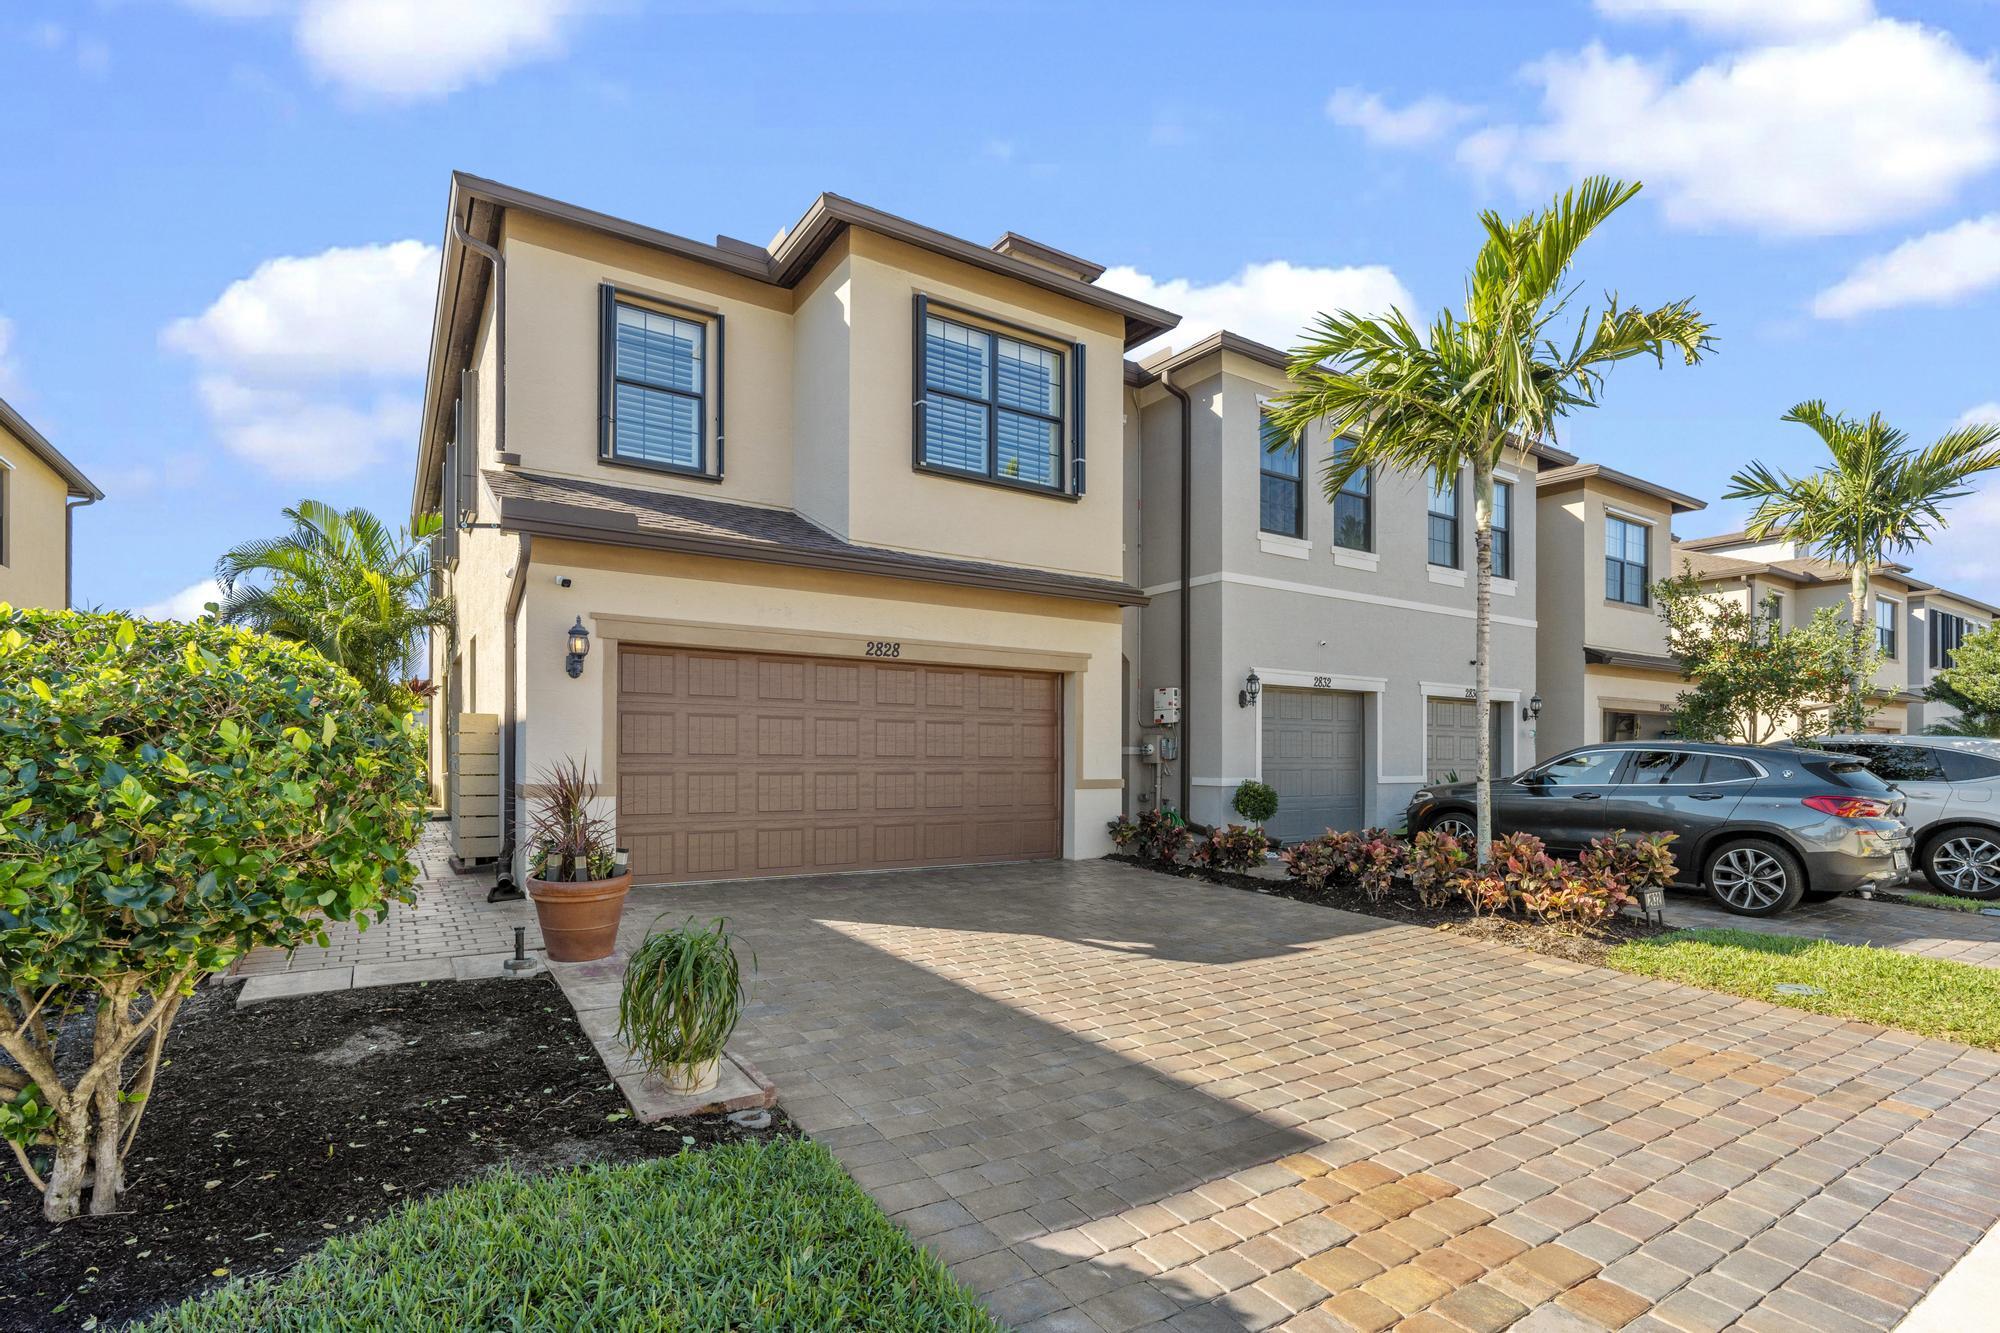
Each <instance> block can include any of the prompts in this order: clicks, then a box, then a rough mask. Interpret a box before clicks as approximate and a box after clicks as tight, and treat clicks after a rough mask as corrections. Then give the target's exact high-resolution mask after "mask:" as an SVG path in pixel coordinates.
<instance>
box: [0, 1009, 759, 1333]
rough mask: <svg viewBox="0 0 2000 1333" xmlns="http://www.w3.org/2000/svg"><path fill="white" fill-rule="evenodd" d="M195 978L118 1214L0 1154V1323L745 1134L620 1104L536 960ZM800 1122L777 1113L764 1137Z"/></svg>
mask: <svg viewBox="0 0 2000 1333" xmlns="http://www.w3.org/2000/svg"><path fill="white" fill-rule="evenodd" d="M235 998H236V990H235V987H234V986H204V987H203V988H202V989H201V991H200V993H199V994H197V995H196V997H195V998H194V999H192V1000H190V1001H189V1002H188V1003H187V1005H186V1006H185V1008H184V1009H183V1011H182V1013H181V1015H180V1017H179V1019H178V1021H177V1022H176V1023H175V1025H174V1033H173V1036H172V1038H171V1039H170V1040H169V1041H168V1043H167V1055H168V1058H169V1059H170V1060H171V1061H172V1064H171V1066H170V1067H169V1068H167V1069H166V1071H165V1072H164V1073H163V1074H162V1075H161V1076H160V1082H159V1086H158V1087H157V1089H156V1090H155V1093H154V1104H153V1107H152V1109H151V1111H150V1112H148V1114H147V1116H146V1121H145V1124H144V1125H143V1126H142V1128H141V1130H140V1135H139V1142H138V1144H137V1146H136V1148H135V1149H134V1151H133V1155H132V1158H131V1159H130V1162H129V1164H128V1167H127V1170H128V1179H129V1182H130V1183H129V1186H128V1189H127V1193H126V1198H125V1206H126V1209H127V1211H126V1212H124V1213H122V1214H119V1215H117V1216H113V1217H102V1218H92V1217H86V1218H82V1219H80V1220H78V1221H75V1222H71V1223H68V1224H67V1225H65V1226H62V1227H60V1228H58V1227H52V1226H50V1225H49V1224H48V1223H46V1222H44V1221H43V1220H42V1218H41V1212H40V1199H39V1197H38V1196H36V1195H35V1194H34V1193H33V1191H31V1190H29V1189H28V1188H27V1186H26V1185H25V1184H24V1183H23V1182H22V1181H21V1180H20V1179H19V1177H18V1175H17V1174H16V1173H15V1172H14V1170H13V1169H12V1168H13V1162H12V1160H11V1158H8V1159H6V1160H5V1163H4V1166H0V1175H4V1177H5V1185H4V1187H3V1188H0V1273H4V1274H6V1277H5V1279H4V1280H0V1329H36V1330H43V1329H55V1328H78V1327H89V1326H91V1324H92V1322H93V1321H95V1323H96V1325H97V1326H100V1327H101V1326H106V1325H115V1324H117V1323H119V1322H122V1321H124V1320H127V1319H131V1318H134V1317H136V1316H139V1315H142V1314H145V1313H147V1312H149V1311H151V1310H153V1309H154V1308H156V1307H158V1306H160V1305H163V1304H165V1303H167V1302H170V1301H175V1300H179V1299H181V1298H183V1297H186V1296H190V1295H193V1294H195V1293H196V1292H198V1291H201V1290H203V1289H204V1288H206V1287H209V1286H211V1285H214V1284H216V1283H217V1282H219V1281H220V1280H221V1278H222V1277H223V1276H237V1277H243V1276H249V1275H252V1274H255V1273H259V1272H273V1271H277V1270H280V1269H283V1268H285V1267H287V1266H289V1265H290V1264H292V1263H294V1262H296V1261H297V1260H299V1259H300V1258H302V1257H304V1256H305V1255H306V1254H307V1253H308V1252H310V1251H311V1250H312V1249H314V1248H315V1247H316V1246H318V1245H319V1244H320V1243H321V1242H322V1241H324V1240H326V1239H327V1238H328V1237H330V1236H334V1235H338V1234H340V1233H342V1232H346V1231H352V1230H355V1229H356V1228H358V1227H361V1226H364V1225H366V1224H368V1223H370V1222H373V1221H375V1220H376V1219H378V1218H380V1217H381V1216H382V1215H383V1214H385V1213H386V1212H388V1211H389V1210H390V1209H392V1208H394V1207H395V1206H396V1205H397V1204H398V1203H399V1202H401V1201H403V1200H406V1199H410V1198H414V1197H415V1196H417V1195H420V1194H424V1193H427V1192H430V1191H432V1190H436V1189H439V1188H441V1187H443V1186H447V1185H452V1184H456V1183H458V1182H460V1181H463V1180H465V1179H467V1178H468V1177H471V1176H475V1175H477V1174H478V1173H480V1172H482V1171H484V1170H486V1169H488V1168H490V1167H493V1166H496V1165H498V1164H500V1163H502V1162H506V1163H510V1164H512V1165H513V1166H515V1167H518V1168H521V1169H523V1170H528V1171H533V1170H540V1169H549V1168H556V1167H563V1166H572V1165H577V1164H581V1163H587V1162H595V1161H612V1162H630V1161H637V1160H641V1159H644V1158H650V1157H661V1156H667V1155H671V1154H673V1153H676V1152H679V1151H680V1150H681V1149H682V1147H683V1146H686V1145H688V1144H690V1143H691V1144H695V1145H704V1144H709V1143H715V1142H721V1141H724V1140H728V1139H735V1138H742V1137H748V1135H746V1134H745V1132H744V1131H742V1130H739V1129H737V1128H736V1127H735V1126H733V1125H731V1124H730V1123H729V1122H728V1120H727V1119H726V1118H724V1117H722V1116H719V1115H718V1116H706V1117H701V1118H699V1119H694V1120H684V1121H676V1122H673V1123H670V1124H663V1125H659V1126H646V1125H640V1124H638V1123H637V1122H635V1121H634V1120H632V1119H631V1118H630V1116H629V1114H628V1113H627V1112H628V1108H627V1106H626V1104H625V1100H624V1097H623V1096H622V1095H621V1094H620V1093H619V1091H618V1089H617V1087H616V1085H614V1084H613V1083H612V1082H611V1080H610V1078H609V1077H608V1076H607V1075H606V1074H605V1071H604V1066H603V1064H602V1062H601V1061H600V1060H599V1059H598V1057H597V1053H596V1051H595V1050H594V1049H593V1048H592V1046H591V1044H590V1040H589V1038H587V1037H586V1036H585V1035H584V1034H583V1032H582V1030H581V1029H580V1028H578V1026H577V1023H576V1015H575V1014H574V1013H573V1012H572V1011H571V1009H570V1007H569V1004H568V1002H567V1001H565V1000H564V999H563V997H562V993H561V992H560V991H559V990H557V988H556V986H555V983H554V982H553V981H550V980H548V979H546V978H536V979H531V980H525V981H508V980H494V981H481V982H457V983H444V984H438V985H421V986H387V987H380V988H376V989H369V990H355V991H343V992H339V993H335V994H330V995H319V996H311V997H307V998H303V999H296V1000H282V1001H276V1002H273V1003H269V1004H263V1005H256V1006H253V1007H251V1008H249V1009H244V1010H240V1011H239V1010H237V1009H236V1008H235V1007H234V1004H235ZM788 1132H791V1130H790V1126H789V1124H788V1122H786V1121H785V1120H784V1118H783V1117H782V1115H781V1114H780V1113H777V1112H774V1113H773V1125H772V1128H771V1129H770V1130H766V1131H763V1132H762V1134H760V1135H758V1137H762V1136H764V1135H768V1134H775V1133H788Z"/></svg>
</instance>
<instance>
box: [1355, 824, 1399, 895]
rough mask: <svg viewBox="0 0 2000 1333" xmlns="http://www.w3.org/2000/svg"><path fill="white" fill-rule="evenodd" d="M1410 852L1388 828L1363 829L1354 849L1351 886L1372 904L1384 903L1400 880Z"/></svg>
mask: <svg viewBox="0 0 2000 1333" xmlns="http://www.w3.org/2000/svg"><path fill="white" fill-rule="evenodd" d="M1409 853H1410V849H1409V848H1408V847H1407V846H1405V845H1404V844H1403V842H1402V840H1401V839H1399V838H1397V837H1396V835H1395V834H1393V833H1391V832H1389V830H1387V829H1381V828H1371V829H1363V830H1362V831H1361V836H1360V845H1359V846H1357V847H1356V848H1355V849H1354V862H1353V867H1354V868H1353V871H1352V874H1353V875H1354V887H1356V888H1358V889H1360V890H1361V896H1362V897H1364V898H1366V899H1367V900H1368V901H1369V902H1371V903H1379V902H1384V901H1386V900H1387V899H1388V897H1389V895H1390V894H1391V893H1392V892H1394V891H1395V888H1396V881H1397V880H1398V879H1400V878H1402V875H1403V868H1404V865H1405V863H1406V862H1407V861H1408V859H1409Z"/></svg>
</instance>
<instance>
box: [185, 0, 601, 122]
mask: <svg viewBox="0 0 2000 1333" xmlns="http://www.w3.org/2000/svg"><path fill="white" fill-rule="evenodd" d="M183 3H186V4H190V5H192V6H193V7H195V8H197V9H202V10H206V11H208V12H210V13H213V14H218V15H221V16H224V17H229V18H263V17H272V16H284V17H287V18H288V19H289V20H290V21H291V22H292V25H293V40H294V41H295V43H296V44H297V46H298V49H299V54H300V56H301V57H303V58H304V60H305V62H306V66H307V68H309V69H311V70H312V71H313V73H314V74H315V75H317V76H318V77H320V78H321V79H323V80H325V81H326V82H328V83H331V84H333V85H335V86H336V87H338V88H340V89H342V90H343V91H345V92H348V93H352V94H356V95H358V96H362V97H367V98H374V99H379V100H384V101H393V102H407V101H416V100H421V99H424V98H433V97H443V96H445V95H447V94H450V93H454V92H457V91H458V90H459V89H461V88H466V87H469V86H471V85H473V84H477V83H486V82H490V81H491V80H493V79H495V78H497V77H498V76H499V75H500V74H502V73H503V72H505V71H506V70H508V69H510V68H512V67H513V66H516V65H521V64H526V63H528V62H530V61H534V60H542V59H546V58H548V57H550V56H554V55H558V54H560V53H561V51H562V50H563V46H564V41H565V38H566V36H567V32H568V29H569V27H570V25H571V23H572V22H573V21H574V20H575V19H576V18H577V17H578V16H579V15H580V14H581V13H582V12H583V11H584V10H585V9H586V8H588V7H589V6H590V3H591V0H423V3H420V4H413V3H410V0H183Z"/></svg>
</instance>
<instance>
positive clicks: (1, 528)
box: [0, 398, 104, 608]
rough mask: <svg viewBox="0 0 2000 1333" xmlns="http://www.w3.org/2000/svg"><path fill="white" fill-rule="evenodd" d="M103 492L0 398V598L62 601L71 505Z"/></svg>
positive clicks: (23, 602)
mask: <svg viewBox="0 0 2000 1333" xmlns="http://www.w3.org/2000/svg"><path fill="white" fill-rule="evenodd" d="M103 498H104V492H103V491H100V490H98V489H97V487H96V485H95V484H93V483H92V482H91V480H90V478H88V477H86V476H84V475H83V473H82V472H81V471H80V470H78V468H77V466H76V465H75V464H74V463H72V462H70V461H69V460H68V459H67V458H65V457H63V455H62V453H61V452H60V451H59V450H57V448H56V447H55V446H54V445H52V444H50V443H49V442H48V440H47V439H45V438H44V437H43V436H42V433H41V432H40V431H38V430H36V429H35V428H34V427H33V426H31V425H29V424H28V422H27V419H26V418H24V417H23V416H22V415H21V414H20V413H19V412H17V411H15V410H14V409H13V407H11V406H9V405H8V403H7V401H6V400H5V399H4V398H0V602H6V603H8V604H9V605H11V606H43V607H57V608H62V607H67V606H68V605H69V604H70V592H71V587H70V581H71V572H70V556H71V553H72V550H73V546H74V523H73V511H75V510H76V509H78V508H80V507H82V506H83V505H87V504H95V503H97V502H98V501H99V500H102V499H103Z"/></svg>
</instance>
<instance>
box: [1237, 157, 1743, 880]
mask: <svg viewBox="0 0 2000 1333" xmlns="http://www.w3.org/2000/svg"><path fill="white" fill-rule="evenodd" d="M1638 192H1639V185H1638V184H1637V183H1636V182H1633V183H1629V184H1628V183H1625V182H1621V181H1614V180H1611V179H1609V178H1608V177H1603V176H1593V177H1591V178H1590V179H1589V180H1586V181H1584V182H1583V183H1582V184H1581V185H1579V186H1577V187H1575V188H1574V189H1570V190H1566V191H1564V192H1563V193H1562V194H1561V195H1558V196H1557V197H1556V199H1555V200H1554V202H1553V203H1551V204H1550V205H1549V207H1547V208H1546V209H1543V210H1541V211H1540V212H1537V213H1532V214H1530V215H1528V216H1526V217H1522V218H1517V219H1514V220H1512V221H1509V220H1508V219H1506V218H1504V217H1502V216H1501V215H1500V214H1498V213H1496V212H1493V211H1491V210H1488V211H1487V212H1484V213H1482V214H1481V215H1480V223H1481V226H1482V227H1483V228H1484V231H1485V241H1484V242H1483V244H1482V245H1481V246H1480V249H1479V254H1478V257H1477V258H1476V259H1475V260H1474V262H1473V266H1472V272H1471V273H1470V274H1469V275H1468V277H1467V279H1466V283H1465V310H1464V313H1463V314H1458V313H1455V312H1453V311H1451V310H1445V311H1442V312H1440V313H1439V314H1438V315H1437V317H1436V318H1435V319H1433V320H1432V321H1431V324H1430V327H1429V328H1428V329H1424V330H1420V329H1418V328H1417V327H1416V326H1415V325H1413V324H1412V323H1411V322H1410V319H1409V317H1408V316H1407V315H1406V314H1404V313H1403V312H1402V311H1401V310H1391V311H1390V312H1389V313H1388V314H1387V315H1383V316H1376V317H1368V316H1362V315H1356V314H1353V313H1351V312H1348V311H1337V312H1333V313H1327V314H1321V315H1320V316H1319V317H1318V319H1317V320H1316V321H1315V322H1314V323H1313V325H1312V327H1310V328H1309V329H1307V330H1306V332H1305V334H1304V341H1303V342H1302V343H1301V344H1300V345H1299V346H1298V347H1297V348H1295V349H1294V350H1293V352H1292V354H1291V364H1290V369H1289V376H1290V379H1291V387H1290V388H1289V389H1288V390H1287V391H1286V393H1285V394H1283V395H1282V396H1281V397H1280V398H1279V399H1278V400H1277V402H1276V403H1275V404H1274V408H1273V412H1272V424H1273V427H1274V429H1273V431H1272V435H1273V440H1272V446H1271V447H1272V448H1273V449H1283V448H1293V449H1296V448H1299V447H1301V445H1303V444H1304V443H1307V442H1308V441H1309V437H1311V436H1314V435H1317V436H1318V438H1320V439H1338V438H1341V437H1343V436H1345V437H1350V438H1351V439H1352V440H1353V441H1354V443H1353V444H1352V446H1351V447H1343V448H1340V449H1337V450H1335V451H1334V452H1333V455H1332V458H1331V460H1330V461H1329V462H1328V464H1327V466H1326V468H1325V470H1324V472H1323V473H1322V474H1321V484H1322V486H1323V487H1324V489H1325V493H1326V495H1327V497H1328V500H1329V501H1331V500H1332V498H1333V497H1334V496H1335V495H1337V494H1338V493H1339V491H1340V488H1341V487H1342V486H1344V485H1345V484H1346V483H1347V481H1348V479H1349V478H1350V477H1352V476H1353V475H1355V474H1356V473H1358V472H1361V471H1362V470H1363V469H1367V468H1386V469H1389V470H1393V471H1400V472H1406V473H1428V474H1430V475H1431V476H1433V477H1439V478H1452V479H1455V478H1457V477H1458V475H1459V473H1460V471H1461V470H1462V469H1464V468H1466V467H1468V466H1469V467H1470V468H1471V470H1472V489H1473V515H1474V528H1473V532H1474V549H1475V556H1476V568H1477V581H1476V602H1475V605H1476V616H1475V628H1474V651H1473V662H1474V686H1473V697H1474V700H1475V701H1476V703H1477V706H1478V710H1479V716H1480V717H1481V718H1485V717H1489V716H1491V709H1492V639H1493V473H1494V469H1495V468H1496V467H1498V466H1499V464H1500V462H1501V460H1502V458H1503V457H1504V456H1505V454H1506V451H1507V450H1508V449H1509V448H1527V447H1532V446H1534V445H1537V444H1540V443H1543V442H1546V441H1552V440H1553V439H1554V438H1555V434H1556V427H1557V424H1558V422H1560V421H1561V420H1562V418H1564V417H1565V416H1567V415H1568V414H1569V413H1571V412H1572V411H1576V410H1578V409H1581V408H1586V407H1595V406H1596V405H1597V403H1598V399H1599V396H1600V394H1601V392H1602V390H1603V387H1604V380H1605V375H1606V372H1608V371H1609V370H1610V368H1611V367H1612V366H1614V365H1616V364H1617V363H1618V362H1620V361H1625V360H1629V359H1631V358H1633V357H1642V356H1643V357H1650V358H1652V359H1653V360H1654V361H1655V362H1657V363H1659V364H1665V360H1666V354H1667V353H1668V351H1670V350H1671V351H1673V352H1676V353H1678V354H1679V355H1680V357H1681V359H1682V360H1683V361H1684V362H1685V363H1686V364H1688V365H1693V364H1695V363H1696V362H1698V361H1699V360H1701V358H1702V356H1703V355H1704V354H1705V353H1706V352H1708V351H1709V350H1710V348H1711V347H1712V345H1713V339H1712V337H1711V335H1710V333H1709V326H1708V323H1707V321H1705V320H1704V319H1703V318H1702V317H1701V315H1700V314H1699V313H1698V312H1696V311H1695V310H1694V308H1693V306H1692V304H1691V303H1690V302H1689V301H1686V300H1681V301H1675V302H1672V303H1670V304H1667V305H1663V306H1659V307H1657V308H1655V309H1651V310H1644V309H1639V308H1637V307H1632V306H1626V305H1623V304H1621V303H1620V302H1619V300H1618V298H1617V297H1616V296H1615V295H1612V296H1607V298H1606V303H1605V309H1603V310H1602V311H1600V312H1597V313H1594V314H1593V313H1592V311H1591V310H1590V309H1588V308H1587V307H1586V308H1584V309H1582V310H1581V311H1580V312H1578V314H1577V316H1576V328H1575V331H1574V333H1573V334H1570V335H1567V336H1566V335H1565V334H1563V333H1561V332H1559V331H1558V329H1557V327H1556V326H1557V322H1558V320H1561V319H1563V318H1564V317H1565V312H1566V311H1567V310H1568V308H1569V306H1570V303H1571V301H1572V300H1573V298H1574V297H1575V295H1576V292H1577V288H1578V285H1579V284H1577V283H1576V282H1574V281H1573V280H1572V277H1571V269H1572V267H1573V265H1574V264H1575V261H1576V255H1577V251H1578V250H1579V249H1580V248H1581V247H1582V245H1583V243H1584V242H1585V241H1586V240H1588V239H1589V238H1590V235H1591V233H1592V232H1594V231H1596V230H1597V228H1598V227H1599V226H1601V225H1602V224H1603V223H1604V222H1605V221H1606V220H1607V219H1608V218H1610V216H1611V215H1612V214H1613V213H1615V212H1617V211H1618V209H1619V208H1621V207H1623V206H1624V205H1625V204H1626V203H1627V202H1628V201H1629V200H1630V199H1631V198H1632V197H1633V196H1634V195H1636V194H1637V193H1638ZM1490 732H1491V729H1490V728H1488V727H1485V726H1481V727H1480V728H1479V759H1478V766H1479V773H1478V781H1479V788H1478V792H1479V794H1478V841H1479V849H1480V857H1481V860H1482V861H1483V860H1484V859H1485V856H1486V848H1487V846H1488V844H1489V843H1490V842H1491V841H1492V833H1493V808H1492V796H1493V788H1492V780H1493V754H1492V741H1491V738H1490Z"/></svg>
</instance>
